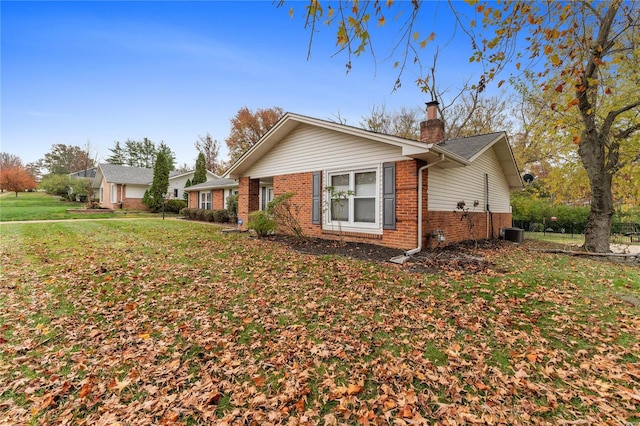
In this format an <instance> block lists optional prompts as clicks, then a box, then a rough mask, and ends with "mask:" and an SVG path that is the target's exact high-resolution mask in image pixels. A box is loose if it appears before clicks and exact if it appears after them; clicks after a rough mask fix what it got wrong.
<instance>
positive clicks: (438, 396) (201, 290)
mask: <svg viewBox="0 0 640 426" xmlns="http://www.w3.org/2000/svg"><path fill="white" fill-rule="evenodd" d="M1 232H2V238H1V239H0V260H1V264H0V330H1V333H0V339H2V340H1V343H0V383H2V387H0V392H2V393H1V394H0V424H2V423H4V422H8V423H18V424H39V423H44V424H56V423H85V424H93V423H99V422H104V423H109V422H110V423H115V422H121V423H123V424H161V423H176V422H178V423H180V422H182V423H185V424H204V423H208V424H213V423H222V422H227V423H229V424H233V423H252V422H255V423H256V424H263V423H268V422H272V423H276V424H285V423H288V422H292V423H295V422H302V421H303V418H304V419H306V421H307V422H308V423H309V424H323V423H324V424H326V423H331V422H332V421H333V420H332V419H333V418H335V419H336V420H337V422H338V423H340V424H359V423H364V421H363V420H362V419H364V418H367V421H369V422H370V423H372V424H388V423H394V421H396V423H401V421H405V422H406V421H408V420H416V419H418V418H419V417H423V418H426V419H429V421H428V422H427V423H429V424H433V423H436V422H439V423H442V424H444V423H446V422H447V421H449V422H450V421H451V420H456V421H457V422H458V423H461V424H462V423H465V422H468V421H469V419H471V418H485V419H486V420H487V422H489V421H491V422H493V423H496V424H498V423H501V424H535V423H537V424H545V423H552V424H553V423H562V422H580V421H586V422H588V423H592V424H606V423H616V422H617V421H618V420H619V419H625V420H626V421H638V419H640V401H638V400H637V398H636V397H635V396H634V395H635V393H634V392H637V389H639V388H640V378H639V372H640V355H638V354H640V310H639V309H638V308H637V307H635V306H633V305H632V304H629V303H625V302H623V301H621V300H620V299H619V298H618V296H619V295H621V294H624V295H628V296H635V297H638V298H640V268H638V267H637V265H634V264H623V263H610V262H605V261H599V260H593V259H582V258H577V257H568V256H564V255H557V254H545V253H539V252H532V251H528V250H527V247H528V243H527V242H525V244H523V245H522V246H511V245H505V246H504V248H499V249H495V250H489V251H482V250H481V249H480V250H479V251H478V253H477V255H478V256H483V257H486V258H487V259H488V260H490V261H491V262H493V263H494V265H495V267H494V268H492V269H490V270H488V271H485V272H481V273H476V274H466V275H465V274H462V275H455V276H453V275H451V276H449V275H444V274H430V275H421V274H415V273H411V272H408V271H407V270H406V269H404V268H403V267H400V266H397V265H391V264H375V263H370V262H362V261H353V260H350V259H345V258H341V257H339V256H321V257H316V256H310V255H302V254H299V253H296V252H292V251H290V250H289V249H288V248H287V247H285V246H282V245H280V244H278V243H275V242H273V241H269V240H257V239H251V238H248V236H247V235H246V234H240V233H236V234H233V233H222V232H220V229H219V228H217V227H216V226H212V225H210V224H204V223H198V222H191V221H175V220H172V221H162V220H144V221H138V220H134V221H106V220H101V221H90V222H84V221H82V222H80V221H63V222H52V223H37V224H36V223H31V224H30V223H26V224H17V223H14V224H12V223H5V224H3V225H2V228H1ZM634 389H635V390H634ZM634 398H636V399H634ZM106 416H113V417H112V418H110V420H109V419H107V417H106ZM468 416H472V417H468ZM107 420H109V421H107ZM416 421H417V420H416Z"/></svg>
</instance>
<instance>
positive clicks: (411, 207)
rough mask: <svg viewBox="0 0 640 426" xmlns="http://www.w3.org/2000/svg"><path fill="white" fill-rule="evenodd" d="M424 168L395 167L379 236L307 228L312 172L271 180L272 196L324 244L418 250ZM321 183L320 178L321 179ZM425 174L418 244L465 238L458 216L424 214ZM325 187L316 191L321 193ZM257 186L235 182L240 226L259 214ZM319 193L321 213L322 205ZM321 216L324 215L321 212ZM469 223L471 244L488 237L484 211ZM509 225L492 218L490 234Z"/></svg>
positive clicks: (415, 164) (410, 163)
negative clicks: (392, 205) (392, 200)
mask: <svg viewBox="0 0 640 426" xmlns="http://www.w3.org/2000/svg"><path fill="white" fill-rule="evenodd" d="M424 164H425V163H423V162H421V161H414V160H407V161H400V162H397V163H396V220H397V221H396V229H394V230H390V229H385V230H383V233H382V235H378V234H360V233H356V232H342V235H341V234H340V233H339V232H336V231H329V230H322V226H321V225H314V224H312V223H311V190H312V186H311V182H312V173H311V172H307V173H296V174H290V175H284V176H274V178H273V191H274V195H275V196H278V195H281V194H284V193H285V192H293V193H294V194H295V195H294V196H293V198H292V203H293V204H294V205H297V206H300V213H299V217H298V221H299V223H300V226H301V227H302V230H303V232H304V234H305V235H307V236H309V237H320V238H326V239H336V240H337V239H342V240H344V241H355V242H364V243H369V244H378V245H382V246H386V247H394V248H399V249H403V250H410V249H413V248H415V247H417V245H418V241H417V233H418V170H419V169H420V167H422V166H423V165H424ZM323 178H324V176H323ZM428 180H429V179H428V170H425V171H423V182H422V189H423V191H422V194H423V200H422V206H423V211H424V214H423V226H422V232H423V242H422V247H423V248H425V249H426V248H428V247H429V235H430V234H431V231H432V230H434V229H442V230H444V232H445V239H446V240H445V244H451V243H454V242H458V241H463V240H467V239H470V236H469V228H468V226H467V221H466V220H462V221H461V220H460V217H461V216H462V213H460V212H458V213H453V212H428V211H427V207H428V191H427V188H428ZM324 186H325V182H321V185H320V187H321V188H324ZM258 193H259V181H258V180H251V179H249V178H246V177H243V178H240V182H239V199H238V216H239V218H241V219H242V220H243V221H244V225H243V226H244V227H245V228H246V223H247V219H248V213H249V212H251V211H254V210H258V209H259V198H258ZM325 196H326V195H325V193H324V191H323V200H322V201H323V208H324V201H325ZM323 214H324V212H323ZM470 215H471V216H470V217H471V218H472V220H473V223H474V233H475V236H476V238H477V239H485V238H487V237H491V233H490V232H489V231H488V226H489V222H488V214H487V213H484V212H478V213H470ZM510 226H511V214H507V213H494V214H493V235H494V236H495V237H497V236H498V234H499V229H500V228H507V227H510Z"/></svg>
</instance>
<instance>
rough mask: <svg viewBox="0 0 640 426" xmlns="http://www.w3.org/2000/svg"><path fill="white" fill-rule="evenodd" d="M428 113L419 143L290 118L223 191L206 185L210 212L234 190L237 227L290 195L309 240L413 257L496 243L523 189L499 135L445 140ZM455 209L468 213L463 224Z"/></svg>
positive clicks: (196, 194)
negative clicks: (513, 197) (440, 248)
mask: <svg viewBox="0 0 640 426" xmlns="http://www.w3.org/2000/svg"><path fill="white" fill-rule="evenodd" d="M427 105H428V107H427V120H426V121H424V122H422V123H421V126H420V127H421V138H420V139H421V140H420V141H415V140H408V139H404V138H399V137H396V136H391V135H386V134H380V133H375V132H371V131H367V130H363V129H359V128H355V127H351V126H346V125H342V124H338V123H333V122H329V121H325V120H319V119H316V118H311V117H306V116H301V115H297V114H292V113H287V114H285V115H284V116H283V117H282V118H281V119H280V120H279V121H278V122H277V123H276V124H275V125H274V126H273V127H272V128H271V129H270V130H269V131H268V132H267V133H266V134H265V135H264V136H263V137H262V138H261V139H260V140H259V141H258V142H257V143H256V144H255V145H254V146H253V147H252V148H251V149H249V150H248V151H247V152H246V153H245V154H244V155H243V156H242V157H241V158H240V159H239V160H238V161H237V162H236V163H234V164H233V166H232V167H231V168H230V169H229V171H228V172H227V173H226V174H225V175H224V178H225V179H224V184H225V185H226V187H224V188H223V187H217V186H216V185H215V182H211V184H210V186H209V187H207V188H202V190H203V191H205V192H210V193H211V194H212V195H211V198H212V199H213V200H214V202H213V203H212V208H214V209H216V208H223V203H224V200H225V199H226V195H227V194H229V193H231V192H230V191H234V190H237V191H238V193H239V200H238V217H239V219H242V221H243V227H246V223H247V219H248V215H249V213H250V212H252V211H254V210H260V209H264V207H265V206H266V203H267V202H268V201H269V200H270V199H272V198H273V196H274V195H276V196H277V195H279V194H283V193H285V192H293V193H294V194H295V195H294V197H293V198H292V200H293V203H295V204H296V205H299V206H301V209H300V216H299V218H298V219H299V221H300V224H301V226H302V228H303V230H304V232H305V234H306V235H308V236H311V237H321V238H329V239H331V238H343V239H344V240H348V241H358V242H366V243H372V244H379V245H383V246H387V247H392V248H398V249H402V250H406V251H408V252H409V253H410V254H411V253H415V252H417V251H420V250H421V249H423V248H427V247H435V246H436V245H438V244H447V243H453V242H458V241H463V240H468V239H472V238H477V239H485V238H496V237H498V236H499V232H500V230H501V229H504V228H508V227H511V225H512V216H511V205H510V192H511V191H514V190H518V189H521V188H522V180H521V178H520V173H519V171H518V167H517V165H516V162H515V159H514V156H513V152H512V150H511V147H510V145H509V142H508V140H507V136H506V134H505V133H504V132H498V133H490V134H485V135H478V136H472V137H467V138H461V139H452V140H446V141H445V140H444V123H443V121H442V120H441V119H439V118H438V117H437V103H436V102H430V103H428V104H427ZM230 179H232V180H233V181H231V180H230ZM232 182H236V183H237V186H233V185H232ZM328 187H333V188H334V191H336V190H337V191H343V194H345V195H346V197H345V198H346V199H345V200H343V202H342V203H341V204H342V205H343V206H342V207H339V206H338V205H337V204H335V203H332V202H331V195H330V192H328V190H327V188H328ZM224 191H226V192H224ZM189 192H190V196H191V199H190V203H189V206H190V207H197V206H198V205H197V200H199V199H200V198H201V197H202V194H201V192H200V191H198V188H196V187H192V188H189ZM216 193H219V195H216ZM215 200H219V202H218V203H216V202H215ZM460 201H464V202H465V204H466V207H465V209H468V210H467V212H466V214H467V215H468V216H465V217H464V218H463V217H462V216H463V211H461V210H460V209H457V206H458V203H459V202H460ZM474 202H477V205H476V206H475V207H474ZM469 223H472V224H473V227H472V229H473V235H470V228H469Z"/></svg>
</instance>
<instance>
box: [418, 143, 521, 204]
mask: <svg viewBox="0 0 640 426" xmlns="http://www.w3.org/2000/svg"><path fill="white" fill-rule="evenodd" d="M485 173H487V174H488V175H489V207H490V209H491V211H492V212H495V213H510V212H511V203H510V198H509V185H508V184H507V179H506V178H505V176H504V172H503V170H502V167H501V166H500V163H499V162H498V158H497V156H496V153H495V150H494V148H491V149H488V150H487V151H486V152H485V153H484V154H482V155H481V156H480V157H479V158H478V159H476V160H475V161H474V162H473V164H471V165H469V166H465V167H455V168H450V169H441V168H438V167H437V166H436V167H433V168H431V169H429V206H428V209H429V210H430V211H454V210H455V209H456V205H457V204H458V202H459V201H464V202H465V203H466V207H470V208H471V209H472V210H473V202H474V201H475V200H478V201H479V202H480V205H478V207H476V208H475V211H485V206H486V204H487V199H486V197H487V194H486V189H485V186H486V185H485Z"/></svg>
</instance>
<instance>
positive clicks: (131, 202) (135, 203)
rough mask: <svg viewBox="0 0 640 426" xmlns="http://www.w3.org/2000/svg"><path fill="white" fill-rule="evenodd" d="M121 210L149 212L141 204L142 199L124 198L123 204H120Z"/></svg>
mask: <svg viewBox="0 0 640 426" xmlns="http://www.w3.org/2000/svg"><path fill="white" fill-rule="evenodd" d="M116 206H117V205H116ZM114 208H116V209H117V208H118V207H114ZM122 208H125V209H136V210H149V209H148V208H147V206H145V205H144V204H142V198H126V197H125V199H124V202H123V203H122Z"/></svg>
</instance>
